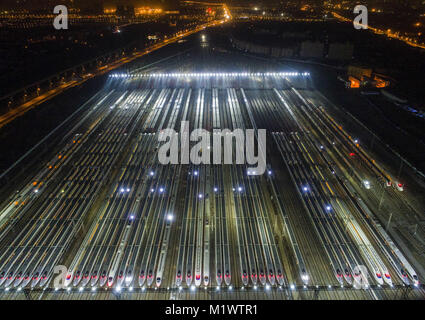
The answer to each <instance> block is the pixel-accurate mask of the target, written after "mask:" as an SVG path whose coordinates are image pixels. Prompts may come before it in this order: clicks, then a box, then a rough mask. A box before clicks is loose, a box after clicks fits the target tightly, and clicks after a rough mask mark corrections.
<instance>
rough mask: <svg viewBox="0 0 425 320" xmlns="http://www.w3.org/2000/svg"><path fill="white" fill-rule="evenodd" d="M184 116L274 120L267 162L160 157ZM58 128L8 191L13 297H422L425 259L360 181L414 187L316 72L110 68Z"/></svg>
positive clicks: (2, 259)
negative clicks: (344, 119) (340, 108)
mask: <svg viewBox="0 0 425 320" xmlns="http://www.w3.org/2000/svg"><path fill="white" fill-rule="evenodd" d="M182 121H188V122H189V123H190V129H191V130H193V129H197V128H204V129H206V130H208V131H211V132H212V131H213V130H214V129H229V130H235V129H243V130H245V129H256V130H257V129H266V130H267V144H266V146H264V148H265V150H267V151H266V152H267V153H266V154H267V169H266V171H265V173H264V174H263V175H255V174H252V172H250V171H249V167H250V166H249V165H248V164H226V165H217V164H199V165H197V164H170V165H162V164H160V163H159V162H158V149H159V147H160V146H161V142H159V141H158V135H159V133H160V132H161V131H162V130H164V129H167V128H169V129H174V130H176V131H177V132H178V131H179V130H180V123H181V122H182ZM61 134H62V135H63V139H62V144H61V145H59V146H57V148H58V150H59V151H58V152H57V153H56V154H55V155H54V156H53V157H51V158H50V159H45V165H44V166H43V168H42V170H40V171H39V172H32V174H31V175H28V177H27V178H28V179H27V181H25V182H23V184H22V185H21V186H20V188H19V190H18V192H16V190H15V191H14V192H11V194H10V195H9V197H8V198H7V200H6V201H4V202H3V203H2V207H0V243H1V248H2V250H1V251H0V298H1V299H7V298H8V297H15V298H16V297H18V296H19V295H23V294H24V292H26V293H28V292H30V293H31V294H33V295H43V297H44V298H46V299H93V298H100V299H102V297H104V296H105V295H106V296H116V295H122V296H124V297H125V298H128V299H155V298H156V297H157V298H162V299H180V298H182V299H183V298H186V299H191V298H193V299H196V298H204V299H205V298H208V297H209V296H208V295H211V294H214V297H215V298H218V299H220V298H228V299H232V298H235V299H236V298H241V299H245V298H246V299H248V298H251V299H255V298H275V299H289V298H294V299H302V298H311V296H309V295H308V294H309V292H316V293H317V292H320V293H318V294H321V295H322V296H321V297H322V298H324V299H392V298H394V297H395V296H396V295H397V290H403V289H407V288H409V289H410V290H411V292H413V295H414V297H415V298H420V299H423V298H424V291H423V287H422V283H421V280H422V279H423V276H424V275H422V274H420V271H419V270H417V269H416V268H415V267H414V265H413V264H412V263H411V262H410V259H409V258H408V256H407V255H406V254H405V252H404V250H402V248H401V247H399V246H398V244H397V243H396V241H395V240H394V239H393V238H392V236H391V235H390V234H389V233H387V230H386V228H385V226H383V223H385V221H384V222H382V221H380V219H379V218H378V216H377V214H376V211H377V208H376V206H375V205H374V202H372V201H370V200H369V198H368V199H364V198H363V197H362V194H364V193H365V192H369V193H370V194H374V193H377V194H378V195H375V196H374V197H379V195H380V192H381V191H380V190H384V191H383V192H386V193H388V194H389V195H390V197H391V200H390V201H393V202H394V203H398V202H400V203H404V202H402V201H401V200H400V198H401V197H403V196H404V194H406V193H408V192H409V190H408V188H407V187H406V188H403V183H401V182H400V181H398V179H397V178H396V177H397V175H396V174H394V172H393V171H392V169H391V168H389V167H388V166H387V165H386V164H384V163H380V162H379V161H376V160H374V159H375V158H373V155H372V154H371V153H370V152H369V151H368V149H367V148H366V147H365V146H362V144H361V141H359V139H356V138H353V137H352V136H355V135H356V133H355V132H347V131H345V129H344V128H343V127H342V126H341V125H340V123H339V120H338V118H337V117H335V116H334V114H333V113H332V108H331V107H330V102H329V101H328V100H327V99H326V98H324V96H323V95H321V94H320V93H319V92H318V91H316V90H315V89H314V88H313V87H312V85H311V79H310V74H309V73H308V72H286V71H282V72H268V73H248V72H240V73H235V72H233V73H232V72H231V73H226V72H223V73H220V72H218V73H208V72H206V73H202V72H198V73H166V72H158V73H139V74H135V73H128V74H126V73H117V74H111V75H109V78H108V80H107V82H106V84H105V86H104V88H103V89H102V90H101V91H99V92H98V94H97V95H96V96H95V97H94V98H93V99H91V100H90V101H89V102H88V103H87V104H86V107H85V108H84V110H83V111H82V112H81V113H80V115H79V118H78V121H75V125H73V127H72V128H71V130H69V131H68V132H62V133H61ZM190 144H191V145H193V144H194V142H192V141H190ZM257 151H258V150H257ZM353 172H354V174H353ZM371 197H372V196H371ZM58 265H65V266H66V267H67V272H66V274H65V275H64V278H63V279H62V281H61V282H60V284H61V286H60V287H56V281H55V278H56V277H58V274H57V273H55V271H54V269H55V266H58ZM356 286H357V287H356ZM358 286H362V287H361V288H360V287H358ZM220 295H221V296H220ZM270 295H271V296H270Z"/></svg>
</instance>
